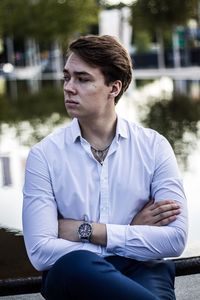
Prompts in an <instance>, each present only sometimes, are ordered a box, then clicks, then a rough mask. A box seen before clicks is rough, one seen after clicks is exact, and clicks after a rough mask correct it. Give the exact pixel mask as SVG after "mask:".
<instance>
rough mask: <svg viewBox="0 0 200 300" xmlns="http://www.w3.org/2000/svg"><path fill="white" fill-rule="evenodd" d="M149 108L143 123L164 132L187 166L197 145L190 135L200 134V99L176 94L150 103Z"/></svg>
mask: <svg viewBox="0 0 200 300" xmlns="http://www.w3.org/2000/svg"><path fill="white" fill-rule="evenodd" d="M148 110H149V111H148V113H147V115H145V117H144V118H143V120H142V122H143V124H144V125H145V126H147V127H151V128H153V129H155V130H157V131H158V132H160V133H161V134H163V135H164V136H165V137H166V138H167V139H168V141H169V142H170V144H171V145H172V147H173V149H174V151H175V153H176V155H177V156H178V157H179V158H180V160H181V161H182V162H183V163H184V164H185V166H186V163H187V157H188V154H189V152H190V151H191V148H193V147H194V146H195V143H194V142H193V143H192V144H191V140H190V137H191V135H193V137H195V136H196V137H198V134H199V132H198V124H199V121H200V99H199V101H192V100H191V99H190V98H189V97H188V96H185V95H179V94H176V95H174V96H173V98H172V99H171V100H166V99H160V101H156V102H154V103H152V104H150V105H149V107H148ZM186 132H187V136H186V135H185V133H186Z"/></svg>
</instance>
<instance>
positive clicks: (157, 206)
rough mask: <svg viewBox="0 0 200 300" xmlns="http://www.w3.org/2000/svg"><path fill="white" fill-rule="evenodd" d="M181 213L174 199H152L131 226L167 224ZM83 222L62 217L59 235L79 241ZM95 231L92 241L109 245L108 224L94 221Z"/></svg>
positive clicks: (72, 240) (59, 222)
mask: <svg viewBox="0 0 200 300" xmlns="http://www.w3.org/2000/svg"><path fill="white" fill-rule="evenodd" d="M179 213H180V205H179V204H178V203H177V202H176V201H173V200H163V201H160V202H157V203H154V201H153V200H150V201H149V202H148V203H147V204H146V205H145V206H144V207H143V208H142V210H141V211H139V212H138V213H137V214H136V215H135V216H134V217H133V219H132V221H131V223H130V226H134V225H150V226H165V225H168V224H170V223H171V222H173V221H175V220H176V217H177V215H178V214H179ZM81 223H82V221H81V220H80V221H79V220H78V221H77V220H72V219H60V220H59V221H58V234H59V237H60V238H62V239H65V240H69V241H71V242H79V241H80V240H79V238H78V234H77V230H78V227H79V225H80V224H81ZM92 227H93V233H92V237H91V240H90V241H91V243H93V244H96V245H101V246H104V247H106V246H107V230H106V224H101V223H93V224H92Z"/></svg>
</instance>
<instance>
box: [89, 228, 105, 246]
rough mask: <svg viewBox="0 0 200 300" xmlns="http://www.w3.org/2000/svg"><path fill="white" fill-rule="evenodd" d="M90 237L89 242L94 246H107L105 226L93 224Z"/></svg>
mask: <svg viewBox="0 0 200 300" xmlns="http://www.w3.org/2000/svg"><path fill="white" fill-rule="evenodd" d="M92 229H93V230H92V235H91V238H90V242H91V243H92V244H95V245H100V246H104V247H105V246H106V245H107V230H106V224H101V223H93V224H92Z"/></svg>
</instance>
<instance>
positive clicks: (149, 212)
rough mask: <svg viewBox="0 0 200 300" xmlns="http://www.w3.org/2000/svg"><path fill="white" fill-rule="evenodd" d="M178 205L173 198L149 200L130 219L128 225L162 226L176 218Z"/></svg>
mask: <svg viewBox="0 0 200 300" xmlns="http://www.w3.org/2000/svg"><path fill="white" fill-rule="evenodd" d="M178 214H180V205H179V204H178V203H177V202H176V201H173V200H162V201H159V202H156V203H154V200H150V201H149V202H148V203H147V204H146V205H145V206H144V207H143V208H142V209H141V211H139V212H138V213H137V214H136V215H135V216H134V218H133V219H132V221H131V223H130V225H154V226H164V225H168V224H169V223H171V222H173V221H175V220H176V217H177V215H178Z"/></svg>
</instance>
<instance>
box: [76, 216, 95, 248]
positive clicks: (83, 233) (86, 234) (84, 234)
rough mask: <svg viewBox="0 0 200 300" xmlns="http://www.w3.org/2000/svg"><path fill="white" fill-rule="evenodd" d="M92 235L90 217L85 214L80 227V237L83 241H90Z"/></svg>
mask: <svg viewBox="0 0 200 300" xmlns="http://www.w3.org/2000/svg"><path fill="white" fill-rule="evenodd" d="M91 235H92V224H90V223H89V222H88V218H87V216H86V215H84V221H83V223H81V225H80V226H79V227H78V237H79V240H80V241H81V242H84V243H89V242H90V238H91Z"/></svg>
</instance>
